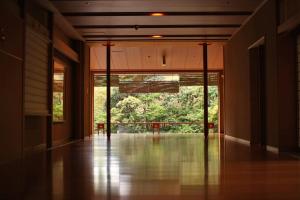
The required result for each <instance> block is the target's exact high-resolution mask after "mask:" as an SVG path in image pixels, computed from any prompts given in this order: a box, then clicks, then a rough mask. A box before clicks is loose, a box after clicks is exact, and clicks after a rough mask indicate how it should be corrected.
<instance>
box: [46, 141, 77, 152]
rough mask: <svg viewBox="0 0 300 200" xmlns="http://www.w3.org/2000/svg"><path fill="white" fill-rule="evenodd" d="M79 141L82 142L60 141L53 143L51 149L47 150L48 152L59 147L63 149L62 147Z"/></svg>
mask: <svg viewBox="0 0 300 200" xmlns="http://www.w3.org/2000/svg"><path fill="white" fill-rule="evenodd" d="M79 141H82V139H74V140H73V139H67V140H60V141H57V142H56V143H54V145H53V147H51V148H49V149H48V150H53V149H57V148H60V147H63V146H66V145H69V144H73V143H76V142H79Z"/></svg>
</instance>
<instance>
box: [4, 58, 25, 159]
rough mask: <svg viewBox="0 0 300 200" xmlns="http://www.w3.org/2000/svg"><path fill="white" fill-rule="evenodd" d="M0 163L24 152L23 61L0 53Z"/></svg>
mask: <svg viewBox="0 0 300 200" xmlns="http://www.w3.org/2000/svg"><path fill="white" fill-rule="evenodd" d="M0 66H1V68H0V70H1V72H0V94H1V98H0V111H1V115H0V130H1V139H0V163H2V162H7V161H11V160H16V159H18V158H20V157H21V152H22V119H23V116H22V61H20V60H16V59H14V58H13V57H11V56H7V55H5V54H3V53H2V52H0Z"/></svg>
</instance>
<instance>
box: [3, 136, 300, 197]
mask: <svg viewBox="0 0 300 200" xmlns="http://www.w3.org/2000/svg"><path fill="white" fill-rule="evenodd" d="M0 175H1V177H2V178H1V180H0V184H1V185H0V186H1V187H0V199H72V200H73V199H82V200H88V199H130V200H131V199H142V200H147V199H154V200H155V199H157V200H159V199H272V200H274V199H300V192H299V191H300V160H297V159H294V158H292V157H288V156H279V155H276V154H271V153H266V152H262V151H260V150H252V151H251V150H250V148H249V147H246V146H243V145H239V144H236V143H233V142H230V141H226V140H224V139H223V138H219V137H218V135H214V136H211V137H210V138H209V140H208V142H205V140H204V138H203V136H202V135H196V134H194V135H192V134H182V135H178V134H177V135H175V134H162V135H161V136H157V135H156V136H152V135H151V134H150V135H142V134H136V135H134V134H122V135H114V136H113V137H112V139H111V142H107V141H106V139H105V137H104V136H103V135H100V136H95V137H94V138H91V139H90V140H86V141H84V142H78V143H74V144H71V145H68V146H64V147H61V148H57V149H55V150H52V151H49V152H48V153H47V154H36V155H33V156H30V157H28V158H26V159H25V160H24V162H22V163H17V164H14V165H11V166H3V167H2V168H1V172H0Z"/></svg>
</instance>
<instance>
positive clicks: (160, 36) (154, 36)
mask: <svg viewBox="0 0 300 200" xmlns="http://www.w3.org/2000/svg"><path fill="white" fill-rule="evenodd" d="M151 37H152V38H155V39H159V38H162V37H163V36H162V35H152V36H151Z"/></svg>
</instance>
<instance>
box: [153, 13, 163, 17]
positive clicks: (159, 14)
mask: <svg viewBox="0 0 300 200" xmlns="http://www.w3.org/2000/svg"><path fill="white" fill-rule="evenodd" d="M164 15H165V14H164V13H159V12H155V13H151V16H153V17H161V16H164Z"/></svg>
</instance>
